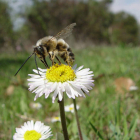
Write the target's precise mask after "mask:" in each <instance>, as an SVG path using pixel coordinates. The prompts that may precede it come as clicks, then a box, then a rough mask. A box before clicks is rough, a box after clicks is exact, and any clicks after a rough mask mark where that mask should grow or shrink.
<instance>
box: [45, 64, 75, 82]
mask: <svg viewBox="0 0 140 140" xmlns="http://www.w3.org/2000/svg"><path fill="white" fill-rule="evenodd" d="M75 78H76V75H75V73H74V70H73V69H72V68H71V67H70V66H67V65H64V64H61V65H58V64H55V65H53V66H52V67H50V68H49V69H48V70H47V72H46V79H47V80H49V81H50V82H62V83H63V82H66V81H73V80H74V79H75Z"/></svg>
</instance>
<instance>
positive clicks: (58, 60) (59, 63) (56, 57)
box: [55, 56, 61, 65]
mask: <svg viewBox="0 0 140 140" xmlns="http://www.w3.org/2000/svg"><path fill="white" fill-rule="evenodd" d="M55 58H56V59H57V60H58V62H59V65H61V62H60V60H59V58H58V57H57V56H55Z"/></svg>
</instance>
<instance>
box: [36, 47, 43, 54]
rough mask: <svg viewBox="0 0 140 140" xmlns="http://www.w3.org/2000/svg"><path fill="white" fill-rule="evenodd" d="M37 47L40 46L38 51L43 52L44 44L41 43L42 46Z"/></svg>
mask: <svg viewBox="0 0 140 140" xmlns="http://www.w3.org/2000/svg"><path fill="white" fill-rule="evenodd" d="M37 48H38V51H40V52H41V53H43V48H42V46H41V45H40V46H38V47H37Z"/></svg>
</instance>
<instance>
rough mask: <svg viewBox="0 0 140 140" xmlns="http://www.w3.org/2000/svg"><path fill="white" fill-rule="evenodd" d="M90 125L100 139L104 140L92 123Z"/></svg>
mask: <svg viewBox="0 0 140 140" xmlns="http://www.w3.org/2000/svg"><path fill="white" fill-rule="evenodd" d="M89 124H90V125H91V127H92V128H93V130H94V131H95V133H96V134H97V135H98V136H99V137H100V139H102V140H104V138H103V137H102V135H101V133H100V132H99V131H98V130H97V129H96V128H95V126H94V125H93V124H92V123H91V122H89Z"/></svg>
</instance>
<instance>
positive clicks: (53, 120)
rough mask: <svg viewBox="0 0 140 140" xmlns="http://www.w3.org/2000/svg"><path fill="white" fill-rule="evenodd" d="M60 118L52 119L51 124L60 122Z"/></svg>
mask: <svg viewBox="0 0 140 140" xmlns="http://www.w3.org/2000/svg"><path fill="white" fill-rule="evenodd" d="M60 121H61V120H60V117H52V119H51V122H60Z"/></svg>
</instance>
